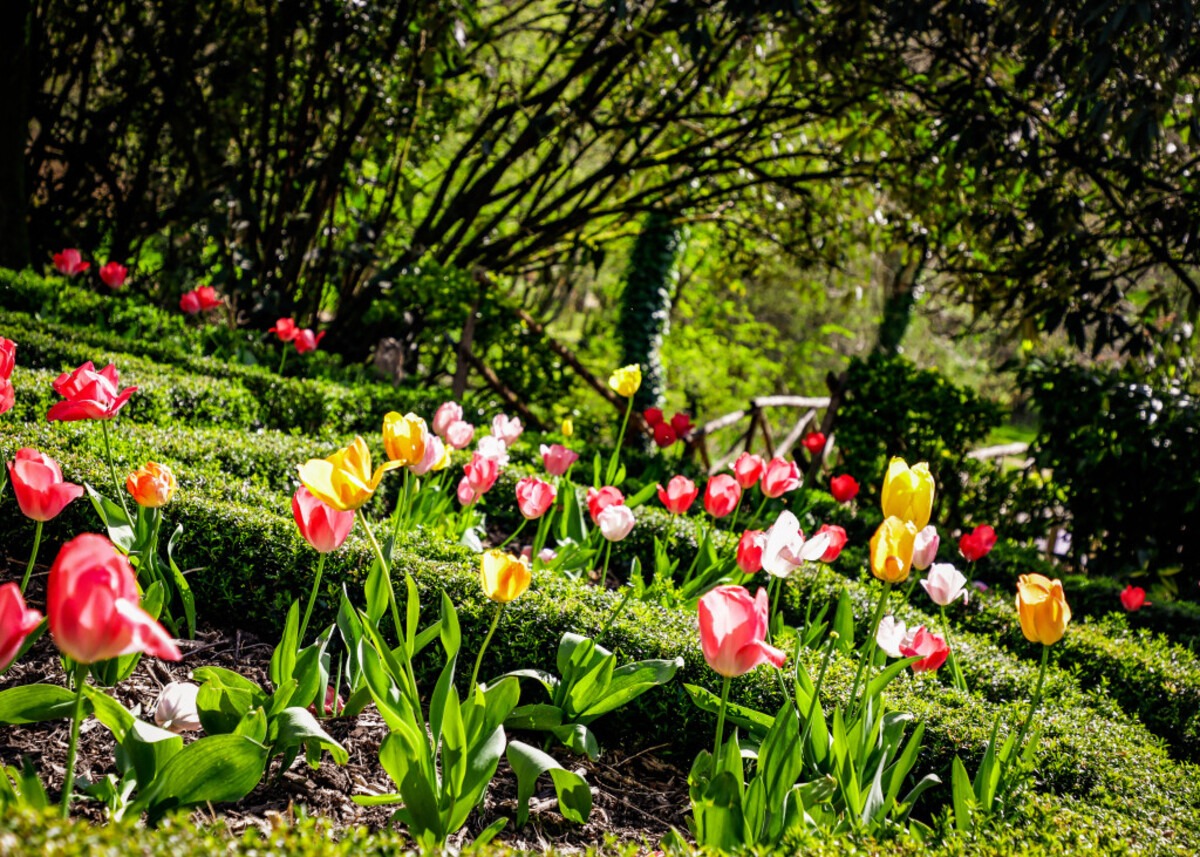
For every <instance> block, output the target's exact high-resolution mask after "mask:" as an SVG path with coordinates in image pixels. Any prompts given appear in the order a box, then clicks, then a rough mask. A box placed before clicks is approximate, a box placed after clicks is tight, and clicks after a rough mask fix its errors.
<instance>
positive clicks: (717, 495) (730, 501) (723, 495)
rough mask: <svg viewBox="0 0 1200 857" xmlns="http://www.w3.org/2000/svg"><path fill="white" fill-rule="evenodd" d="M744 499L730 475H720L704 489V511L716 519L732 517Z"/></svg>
mask: <svg viewBox="0 0 1200 857" xmlns="http://www.w3.org/2000/svg"><path fill="white" fill-rule="evenodd" d="M741 499H742V489H741V487H739V486H738V484H737V481H736V480H735V479H734V478H733V477H732V476H730V475H729V474H728V473H718V474H717V475H716V476H713V477H712V478H710V479H709V480H708V485H707V486H705V488H704V511H706V512H708V514H710V515H712V516H713V517H714V518H724V517H725V516H726V515H732V514H733V510H734V509H736V508H737V507H738V502H739V501H740V500H741Z"/></svg>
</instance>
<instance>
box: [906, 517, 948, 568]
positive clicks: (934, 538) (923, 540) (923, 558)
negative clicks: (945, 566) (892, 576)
mask: <svg viewBox="0 0 1200 857" xmlns="http://www.w3.org/2000/svg"><path fill="white" fill-rule="evenodd" d="M940 543H941V540H940V539H939V538H938V531H937V527H935V526H934V525H933V524H930V525H929V526H928V527H926V528H925V529H923V530H921V532H919V533H917V537H916V539H914V540H913V568H915V569H917V570H918V571H924V570H925V569H927V568H929V566H931V565H933V561H934V560H935V559H937V552H938V545H939V544H940Z"/></svg>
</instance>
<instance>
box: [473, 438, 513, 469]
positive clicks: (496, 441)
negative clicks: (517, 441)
mask: <svg viewBox="0 0 1200 857" xmlns="http://www.w3.org/2000/svg"><path fill="white" fill-rule="evenodd" d="M475 454H476V455H478V456H479V457H480V458H490V459H491V460H492V461H494V462H496V466H497V467H506V466H507V465H508V444H506V443H505V442H504V441H502V440H501V439H500V438H498V437H496V436H495V435H491V434H489V435H485V436H484V437H481V438H480V439H479V443H477V444H476V445H475Z"/></svg>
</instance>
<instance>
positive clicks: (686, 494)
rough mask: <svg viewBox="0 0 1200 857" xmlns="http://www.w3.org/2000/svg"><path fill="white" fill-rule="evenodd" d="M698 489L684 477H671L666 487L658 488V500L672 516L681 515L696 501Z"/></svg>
mask: <svg viewBox="0 0 1200 857" xmlns="http://www.w3.org/2000/svg"><path fill="white" fill-rule="evenodd" d="M699 493H700V489H699V488H697V487H696V483H695V482H693V481H692V480H690V479H688V478H687V477H686V476H672V477H671V481H670V482H668V483H667V487H666V488H663V487H662V486H661V485H659V486H658V499H659V500H661V501H662V504H663V505H664V506H665V507H666V508H667V511H668V512H670V513H671V514H672V515H682V514H684V513H686V512H687V510H688V509H689V508H690V507H691V505H692V503H694V502H695V501H696V497H697V495H699Z"/></svg>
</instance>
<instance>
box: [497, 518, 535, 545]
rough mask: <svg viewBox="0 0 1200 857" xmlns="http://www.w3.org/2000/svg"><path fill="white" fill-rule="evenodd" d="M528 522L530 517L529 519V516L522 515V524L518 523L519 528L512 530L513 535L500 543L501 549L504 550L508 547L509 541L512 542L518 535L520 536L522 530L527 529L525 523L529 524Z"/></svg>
mask: <svg viewBox="0 0 1200 857" xmlns="http://www.w3.org/2000/svg"><path fill="white" fill-rule="evenodd" d="M528 523H529V519H528V518H525V517H522V518H521V523H520V524H518V525H517V528H516V529H515V530H513V531H512V535H511V536H509V537H508V538H507V539H505V540H504V541H503V542H502V543H501V544H500V547H499V550H504V549H505V548H506V547H508V543H509V542H511V541H512V540H513V539H515V538H516V537H517V536H519V535H520V534H521V530H523V529H525V525H526V524H528Z"/></svg>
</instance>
